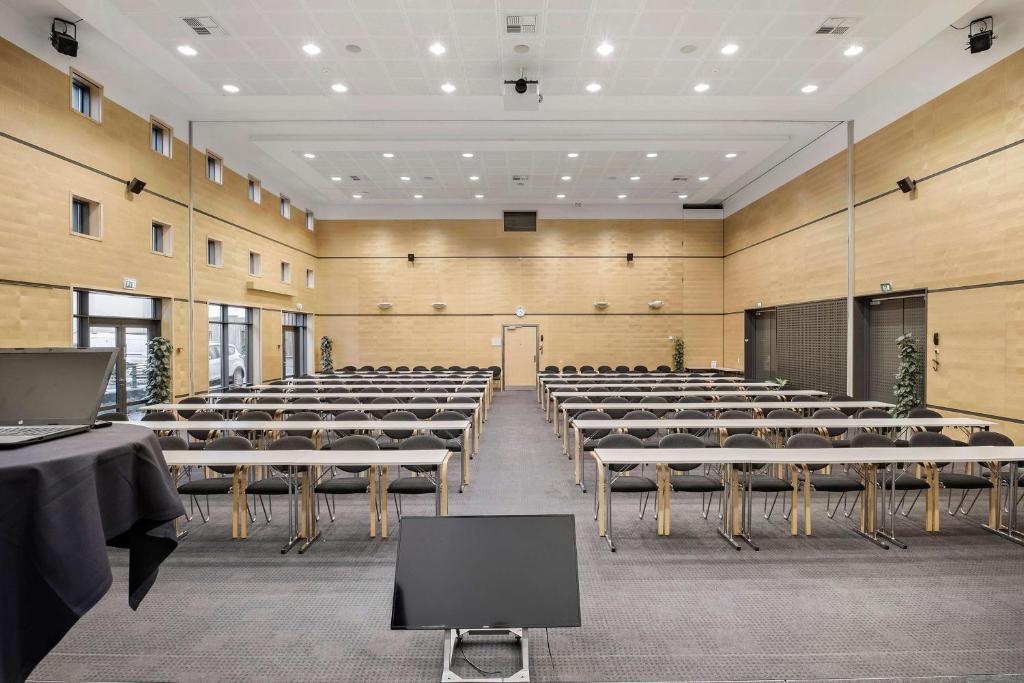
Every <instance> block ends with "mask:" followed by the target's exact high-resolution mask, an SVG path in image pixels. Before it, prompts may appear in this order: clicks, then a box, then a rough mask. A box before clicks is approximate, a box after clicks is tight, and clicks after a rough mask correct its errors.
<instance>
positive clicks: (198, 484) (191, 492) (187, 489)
mask: <svg viewBox="0 0 1024 683" xmlns="http://www.w3.org/2000/svg"><path fill="white" fill-rule="evenodd" d="M233 481H234V479H233V477H207V478H206V479H193V480H192V481H186V482H185V483H184V484H182V485H181V486H179V487H178V493H180V494H183V495H186V496H215V495H217V494H221V493H230V492H231V485H232V483H233Z"/></svg>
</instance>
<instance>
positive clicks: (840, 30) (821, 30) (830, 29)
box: [815, 17, 860, 36]
mask: <svg viewBox="0 0 1024 683" xmlns="http://www.w3.org/2000/svg"><path fill="white" fill-rule="evenodd" d="M858 21H860V19H858V18H857V17H829V18H828V19H826V20H825V21H823V22H821V26H819V27H818V29H817V30H816V31H815V33H817V34H818V35H819V36H841V35H844V34H846V33H847V32H848V31H849V30H850V29H851V28H853V26H854V24H856V23H857V22H858Z"/></svg>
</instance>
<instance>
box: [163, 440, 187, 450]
mask: <svg viewBox="0 0 1024 683" xmlns="http://www.w3.org/2000/svg"><path fill="white" fill-rule="evenodd" d="M156 440H157V441H159V442H160V450H162V451H187V450H188V441H185V439H183V438H181V437H180V436H159V437H157V439H156Z"/></svg>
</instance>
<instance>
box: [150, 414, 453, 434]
mask: <svg viewBox="0 0 1024 683" xmlns="http://www.w3.org/2000/svg"><path fill="white" fill-rule="evenodd" d="M131 424H135V425H140V426H142V427H148V428H149V429H152V430H154V431H155V430H169V429H173V430H207V431H209V430H215V429H216V430H222V431H234V432H267V431H305V430H311V429H321V430H328V429H330V430H339V429H340V430H358V429H374V430H380V429H389V430H390V429H430V430H435V429H445V430H456V429H459V430H461V429H465V428H466V427H468V426H470V425H471V424H472V420H470V419H469V418H468V417H467V418H463V419H461V420H292V421H285V420H154V421H150V422H143V421H141V420H140V421H137V422H132V423H131Z"/></svg>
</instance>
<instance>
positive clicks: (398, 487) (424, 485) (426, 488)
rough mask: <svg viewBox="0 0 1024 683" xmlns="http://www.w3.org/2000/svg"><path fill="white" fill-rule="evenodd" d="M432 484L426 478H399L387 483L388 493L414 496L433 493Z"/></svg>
mask: <svg viewBox="0 0 1024 683" xmlns="http://www.w3.org/2000/svg"><path fill="white" fill-rule="evenodd" d="M434 491H435V488H434V482H432V481H430V480H429V479H427V478H426V477H401V478H399V479H395V480H394V481H389V482H388V493H397V494H400V495H406V496H410V495H411V496H415V495H419V494H423V493H434Z"/></svg>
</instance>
